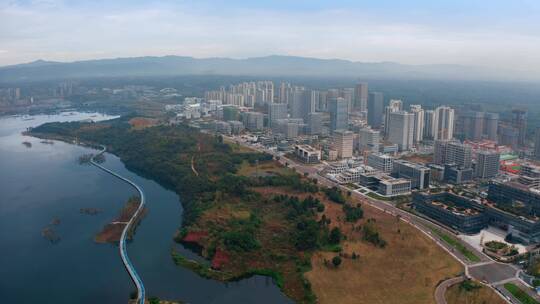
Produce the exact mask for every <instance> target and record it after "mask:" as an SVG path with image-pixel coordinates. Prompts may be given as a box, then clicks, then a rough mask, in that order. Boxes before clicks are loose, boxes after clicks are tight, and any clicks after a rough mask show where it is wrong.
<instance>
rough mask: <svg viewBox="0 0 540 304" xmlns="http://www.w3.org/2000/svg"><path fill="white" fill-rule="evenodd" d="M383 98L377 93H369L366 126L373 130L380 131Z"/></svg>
mask: <svg viewBox="0 0 540 304" xmlns="http://www.w3.org/2000/svg"><path fill="white" fill-rule="evenodd" d="M383 105H384V98H383V94H382V93H379V92H371V93H369V98H368V104H367V111H368V114H367V121H368V125H369V126H370V127H372V128H374V129H380V128H381V124H382V116H383Z"/></svg>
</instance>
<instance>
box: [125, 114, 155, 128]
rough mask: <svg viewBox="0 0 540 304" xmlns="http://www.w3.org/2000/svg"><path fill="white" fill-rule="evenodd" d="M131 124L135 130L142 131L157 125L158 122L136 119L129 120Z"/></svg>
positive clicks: (151, 119)
mask: <svg viewBox="0 0 540 304" xmlns="http://www.w3.org/2000/svg"><path fill="white" fill-rule="evenodd" d="M129 124H130V125H131V128H132V129H133V130H142V129H144V128H148V127H153V126H155V125H157V124H158V120H157V119H155V118H145V117H134V118H132V119H130V120H129Z"/></svg>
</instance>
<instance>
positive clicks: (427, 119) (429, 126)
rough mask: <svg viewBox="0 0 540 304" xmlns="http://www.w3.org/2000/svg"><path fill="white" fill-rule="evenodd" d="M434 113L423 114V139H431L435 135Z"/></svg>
mask: <svg viewBox="0 0 540 304" xmlns="http://www.w3.org/2000/svg"><path fill="white" fill-rule="evenodd" d="M434 130H435V111H433V110H426V111H425V112H424V139H433V137H434V134H435V131H434Z"/></svg>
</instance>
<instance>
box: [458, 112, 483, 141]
mask: <svg viewBox="0 0 540 304" xmlns="http://www.w3.org/2000/svg"><path fill="white" fill-rule="evenodd" d="M484 121H485V113H484V112H475V111H468V112H465V113H463V114H461V122H462V128H463V135H464V136H463V138H464V139H467V140H476V141H478V140H481V139H482V135H483V134H484Z"/></svg>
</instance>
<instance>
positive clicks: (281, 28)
mask: <svg viewBox="0 0 540 304" xmlns="http://www.w3.org/2000/svg"><path fill="white" fill-rule="evenodd" d="M111 2H114V3H111ZM244 2H248V1H239V0H221V1H206V0H194V1H159V2H153V1H141V0H131V1H129V0H121V1H112V0H111V1H104V0H95V1H61V0H42V1H40V0H36V1H9V0H0V65H8V64H15V63H21V62H28V61H33V60H36V59H45V60H57V61H73V60H81V59H93V58H110V57H131V56H144V55H185V56H194V57H234V58H244V57H255V56H266V55H271V54H279V55H297V56H310V57H319V58H342V59H349V60H354V61H364V62H374V61H394V62H400V63H410V64H430V63H456V64H466V65H482V66H492V67H496V68H504V69H507V68H511V69H518V70H528V71H535V72H540V1H539V0H504V1H503V0H485V1H479V0H452V1H450V0H448V1H442V0H403V1H398V0H393V1H391V0H377V1H360V0H354V1H352V0H351V1H339V0H333V1H316V0H305V1H304V0H301V1H298V0H283V1H281V0H267V1H255V0H253V1H249V2H256V3H244Z"/></svg>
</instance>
